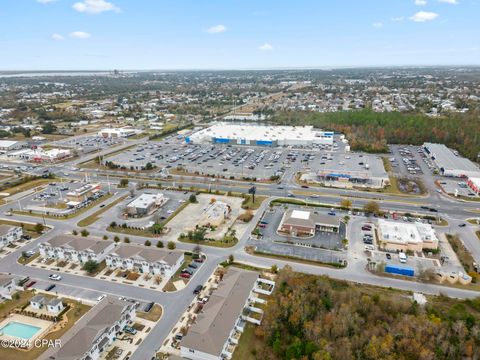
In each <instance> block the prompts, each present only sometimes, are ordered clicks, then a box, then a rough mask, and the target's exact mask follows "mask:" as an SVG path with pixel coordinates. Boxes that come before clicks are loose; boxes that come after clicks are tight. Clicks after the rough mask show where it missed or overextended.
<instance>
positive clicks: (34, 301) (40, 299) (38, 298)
mask: <svg viewBox="0 0 480 360" xmlns="http://www.w3.org/2000/svg"><path fill="white" fill-rule="evenodd" d="M46 303H47V300H46V299H45V296H42V295H35V296H34V297H32V298H31V299H30V306H31V307H32V308H34V309H37V310H41V309H43V307H44V306H45V304H46Z"/></svg>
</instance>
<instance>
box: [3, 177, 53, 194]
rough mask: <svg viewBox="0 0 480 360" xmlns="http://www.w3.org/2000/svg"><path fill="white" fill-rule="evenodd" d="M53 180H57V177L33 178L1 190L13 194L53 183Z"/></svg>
mask: <svg viewBox="0 0 480 360" xmlns="http://www.w3.org/2000/svg"><path fill="white" fill-rule="evenodd" d="M52 181H55V179H33V180H30V181H27V182H25V183H23V184H18V185H15V186H12V187H10V188H4V189H2V191H1V192H4V193H8V194H9V195H10V196H11V195H14V194H18V193H20V192H23V191H26V190H30V189H33V188H35V187H39V186H43V185H46V184H48V183H51V182H52Z"/></svg>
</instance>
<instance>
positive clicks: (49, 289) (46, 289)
mask: <svg viewBox="0 0 480 360" xmlns="http://www.w3.org/2000/svg"><path fill="white" fill-rule="evenodd" d="M55 286H57V285H55V284H50V285H48V286H47V287H46V288H45V291H51V290H52V289H53V288H55Z"/></svg>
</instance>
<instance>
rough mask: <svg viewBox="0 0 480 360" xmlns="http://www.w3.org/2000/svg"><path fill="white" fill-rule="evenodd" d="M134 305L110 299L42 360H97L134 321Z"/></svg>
mask: <svg viewBox="0 0 480 360" xmlns="http://www.w3.org/2000/svg"><path fill="white" fill-rule="evenodd" d="M135 315H136V313H135V304H132V303H130V302H127V301H124V300H119V299H116V298H113V297H110V296H107V297H106V298H104V299H103V300H102V301H101V302H99V303H98V304H97V305H95V306H94V307H93V308H92V309H91V310H90V311H89V312H88V313H86V314H85V315H84V316H83V317H82V318H81V319H80V320H79V321H78V322H77V323H76V324H75V325H74V326H73V327H72V328H71V329H70V330H69V331H68V332H67V333H66V334H64V335H63V336H62V337H61V338H60V340H61V344H62V346H61V347H54V348H49V349H48V350H47V351H45V352H44V353H43V354H42V355H41V356H40V357H39V360H98V359H100V357H101V356H102V353H103V351H104V350H105V349H106V348H108V346H109V345H111V344H112V343H113V342H114V341H115V340H116V338H117V336H118V334H119V332H121V331H122V330H123V328H124V327H125V326H126V325H128V324H129V323H131V322H132V321H133V320H134V319H135Z"/></svg>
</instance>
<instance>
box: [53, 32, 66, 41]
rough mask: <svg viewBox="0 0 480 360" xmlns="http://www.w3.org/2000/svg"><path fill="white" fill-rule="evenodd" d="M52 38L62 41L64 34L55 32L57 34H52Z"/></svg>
mask: <svg viewBox="0 0 480 360" xmlns="http://www.w3.org/2000/svg"><path fill="white" fill-rule="evenodd" d="M52 39H53V40H57V41H60V40H63V39H64V37H63V35H60V34H57V33H55V34H52Z"/></svg>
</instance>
